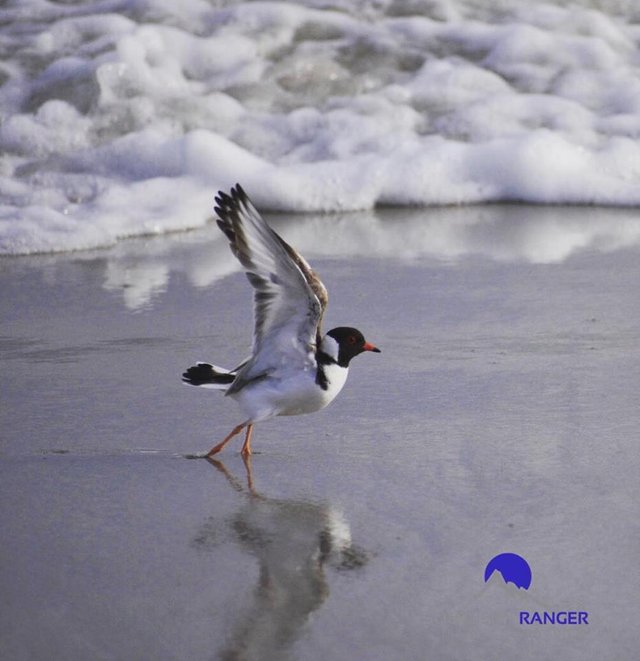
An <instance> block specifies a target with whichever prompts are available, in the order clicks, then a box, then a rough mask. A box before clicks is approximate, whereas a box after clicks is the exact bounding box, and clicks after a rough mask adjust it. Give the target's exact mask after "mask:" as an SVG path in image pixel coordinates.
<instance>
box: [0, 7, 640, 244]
mask: <svg viewBox="0 0 640 661" xmlns="http://www.w3.org/2000/svg"><path fill="white" fill-rule="evenodd" d="M325 4H326V3H320V2H314V1H313V0H307V1H306V2H303V3H295V4H293V3H284V2H280V3H278V2H252V3H236V4H234V3H229V4H228V6H226V7H224V8H216V7H213V6H211V5H209V4H208V3H202V2H200V0H186V1H185V2H181V3H179V6H178V5H176V6H173V5H170V4H168V3H166V2H163V1H162V0H149V2H146V3H126V2H120V1H117V0H104V1H100V2H93V3H92V2H88V3H81V4H77V5H76V4H71V5H69V4H51V3H41V2H39V1H36V0H24V1H22V2H20V3H19V4H18V3H14V4H13V5H9V6H5V7H4V8H3V9H0V25H2V28H0V47H1V48H2V51H3V57H2V63H1V64H0V82H2V86H1V87H0V113H1V123H0V252H2V253H10V254H18V253H30V252H46V251H61V250H75V249H83V248H92V247H97V246H105V245H109V244H111V243H114V242H115V241H117V240H118V239H120V238H123V237H128V236H136V235H143V234H154V233H162V232H167V231H173V230H179V229H186V228H192V227H197V226H200V225H203V224H204V223H206V222H207V220H208V219H210V217H211V215H212V206H213V197H214V195H215V193H216V191H217V190H218V189H219V188H228V187H229V186H230V185H232V184H234V183H235V182H237V181H239V182H241V183H242V185H243V186H244V187H245V189H246V190H247V191H248V192H249V194H250V195H251V196H252V198H253V199H254V201H255V203H256V204H257V205H258V206H260V208H262V209H279V210H285V211H305V212H310V211H351V210H358V209H367V208H372V207H374V206H376V205H395V206H408V205H424V206H427V205H437V204H464V203H475V202H487V201H507V200H511V201H527V202H536V203H559V204H562V203H572V204H576V203H577V204H607V205H637V204H638V203H640V185H639V184H640V146H639V144H638V136H639V135H640V71H639V62H640V61H639V60H638V58H637V42H638V38H639V37H640V28H639V27H638V25H637V20H636V19H637V18H638V17H637V16H634V14H633V11H634V10H632V9H629V8H626V9H625V5H624V4H623V3H617V2H615V1H614V0H610V1H609V2H607V1H605V0H603V1H602V2H600V3H598V7H599V8H598V9H593V8H590V7H589V6H588V3H586V2H585V3H583V5H582V6H581V4H580V3H574V4H572V5H571V6H564V3H563V4H562V5H560V4H559V5H557V6H556V5H553V4H542V5H537V4H534V5H532V4H531V3H527V2H518V1H516V0H512V1H511V2H501V3H499V4H498V5H496V3H490V2H478V1H475V2H473V1H472V0H467V1H459V2H456V1H454V0H451V1H447V0H440V1H436V2H418V1H416V2H407V3H404V2H391V1H389V2H373V1H370V2H368V1H362V2H357V3H340V2H336V3H332V4H331V5H330V6H329V5H327V7H326V8H322V7H324V5H325Z"/></svg>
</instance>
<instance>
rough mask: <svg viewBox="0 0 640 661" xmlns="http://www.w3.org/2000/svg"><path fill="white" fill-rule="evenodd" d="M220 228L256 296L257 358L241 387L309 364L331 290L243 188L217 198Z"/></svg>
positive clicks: (252, 359) (246, 370)
mask: <svg viewBox="0 0 640 661" xmlns="http://www.w3.org/2000/svg"><path fill="white" fill-rule="evenodd" d="M216 203H217V206H216V208H215V211H216V213H217V214H218V217H219V219H218V226H219V227H220V229H221V230H222V231H223V232H224V233H225V235H226V236H227V238H228V239H229V243H230V245H231V250H232V252H233V254H234V255H235V256H236V257H237V258H238V260H239V261H240V263H241V264H242V266H243V267H244V269H245V271H246V273H247V277H248V278H249V282H250V283H251V285H252V286H253V288H254V290H255V292H254V321H255V327H254V332H253V357H252V358H251V359H250V360H249V362H248V363H247V365H246V366H245V368H243V370H242V372H243V373H244V374H240V375H239V376H240V378H239V379H238V383H236V384H234V387H232V388H230V389H229V392H232V391H233V390H238V389H239V388H240V387H242V385H244V383H246V381H247V380H249V379H251V378H257V377H259V376H261V373H264V372H266V371H267V370H268V369H269V368H273V367H276V366H278V365H282V364H284V363H295V360H296V355H297V354H299V355H300V357H301V359H302V360H305V359H306V358H307V356H308V354H309V352H310V351H312V350H313V346H314V345H315V344H317V343H318V342H319V340H320V335H321V323H322V315H323V313H324V309H325V307H326V305H327V302H328V295H327V290H326V289H325V287H324V285H323V284H322V282H321V280H320V279H319V278H318V276H317V275H316V274H315V273H314V272H313V270H312V269H311V267H310V266H309V264H308V263H307V262H306V261H305V260H304V258H303V257H302V256H301V255H300V254H299V253H298V252H296V251H295V250H294V249H293V248H292V247H291V246H290V245H289V244H288V243H286V242H285V241H284V240H283V239H282V238H281V237H280V236H279V235H278V234H277V233H276V232H274V230H272V229H271V228H270V227H269V225H267V223H266V222H265V220H264V219H263V218H262V216H261V215H260V214H259V213H258V211H257V210H256V208H255V207H254V206H253V204H252V203H251V200H250V199H249V197H248V196H247V194H246V193H245V192H244V190H242V188H241V187H240V184H236V186H235V187H234V188H232V189H231V194H230V195H227V194H226V193H223V192H222V191H220V192H219V193H218V197H216Z"/></svg>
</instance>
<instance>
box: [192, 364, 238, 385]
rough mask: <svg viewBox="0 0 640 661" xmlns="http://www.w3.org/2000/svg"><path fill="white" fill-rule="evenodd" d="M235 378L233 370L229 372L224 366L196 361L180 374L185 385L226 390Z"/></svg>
mask: <svg viewBox="0 0 640 661" xmlns="http://www.w3.org/2000/svg"><path fill="white" fill-rule="evenodd" d="M235 378H236V373H235V371H233V372H230V371H229V370H226V369H224V367H218V366H217V365H210V364H209V363H196V364H195V365H192V366H191V367H189V368H188V369H187V371H186V372H185V373H184V374H183V375H182V381H183V383H186V384H187V385H190V386H202V387H203V388H214V389H216V390H226V389H227V388H228V387H229V386H230V385H231V384H232V383H233V380H234V379H235Z"/></svg>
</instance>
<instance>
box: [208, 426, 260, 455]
mask: <svg viewBox="0 0 640 661" xmlns="http://www.w3.org/2000/svg"><path fill="white" fill-rule="evenodd" d="M246 426H247V423H246V422H243V423H241V424H239V425H238V426H237V427H234V428H233V429H232V430H231V433H230V434H228V435H227V436H226V437H225V438H224V440H223V441H221V442H220V443H218V445H214V446H213V447H212V448H211V450H209V452H207V454H206V455H205V456H206V457H212V456H213V455H214V454H218V452H220V450H222V448H223V447H224V446H225V445H226V444H227V443H228V442H229V441H230V440H231V439H232V438H233V437H234V436H235V435H236V434H239V433H240V432H241V431H242V430H243V429H244V428H245V427H246ZM251 427H252V425H249V429H248V430H247V438H249V439H250V437H251ZM246 444H247V441H246V440H245V442H244V445H246ZM244 445H243V446H242V451H243V452H244ZM249 454H251V449H249Z"/></svg>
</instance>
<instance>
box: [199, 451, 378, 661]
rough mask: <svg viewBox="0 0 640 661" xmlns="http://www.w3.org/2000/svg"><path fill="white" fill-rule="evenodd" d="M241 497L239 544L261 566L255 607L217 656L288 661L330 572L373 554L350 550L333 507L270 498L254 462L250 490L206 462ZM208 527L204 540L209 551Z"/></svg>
mask: <svg viewBox="0 0 640 661" xmlns="http://www.w3.org/2000/svg"><path fill="white" fill-rule="evenodd" d="M207 461H208V462H209V463H210V464H211V465H212V466H213V467H215V468H216V469H217V470H218V471H219V472H220V473H221V474H222V475H224V477H225V478H226V479H227V480H228V482H229V484H230V485H231V486H232V487H233V488H234V489H235V490H237V491H239V492H242V493H243V496H244V497H243V502H242V505H241V507H240V508H239V509H238V511H237V513H236V514H235V515H234V516H233V518H232V519H231V523H230V525H231V528H232V531H233V534H234V536H235V538H236V539H237V540H238V541H239V542H240V544H241V545H242V546H243V548H245V549H246V550H247V551H248V552H249V553H251V555H253V556H255V557H256V558H257V560H258V563H259V576H258V581H257V584H256V586H255V588H254V590H253V592H252V595H251V603H250V605H249V606H247V607H246V609H245V610H244V611H241V612H240V613H239V615H238V619H237V622H236V624H235V626H234V628H233V630H232V632H231V634H230V636H229V637H228V639H227V640H228V643H227V645H226V646H225V648H224V649H223V650H221V652H220V653H219V657H218V658H219V659H222V660H224V661H232V660H233V661H238V660H241V659H242V660H243V661H245V660H246V661H250V660H254V659H260V660H261V661H262V660H267V659H283V658H286V652H287V650H288V649H289V648H290V647H291V645H292V644H293V643H294V642H295V640H296V639H297V638H298V636H299V635H300V634H301V633H302V631H303V629H304V627H305V624H306V622H307V620H308V618H309V616H310V614H311V613H313V612H314V611H316V610H318V609H319V608H320V606H321V605H322V604H323V602H324V601H325V599H326V598H327V596H328V594H329V585H328V581H327V577H326V575H325V572H326V567H327V566H328V567H331V568H333V569H338V570H351V569H357V568H359V567H362V566H364V565H365V564H366V562H367V559H368V556H367V553H366V552H365V551H364V550H362V549H361V548H358V547H357V546H355V545H354V544H352V543H351V538H350V531H349V526H348V524H347V522H346V521H345V519H344V517H343V516H342V514H341V513H340V512H339V511H338V510H336V509H334V508H332V507H331V506H330V505H326V504H317V503H311V502H308V501H303V500H284V499H275V498H268V497H266V496H264V495H261V494H259V493H258V492H257V491H256V489H255V486H254V480H253V472H252V467H251V457H245V458H244V465H245V469H246V487H245V486H243V484H242V481H241V480H239V479H238V478H237V477H235V476H234V475H232V474H231V473H230V472H229V471H228V470H227V468H226V467H225V465H224V464H223V463H222V462H221V461H218V460H214V459H208V460H207ZM208 532H209V533H210V532H211V527H210V525H205V526H204V527H203V529H202V532H201V533H200V534H199V536H198V539H199V540H200V542H201V543H202V542H204V543H205V545H206V539H205V537H206V535H207V534H208Z"/></svg>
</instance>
